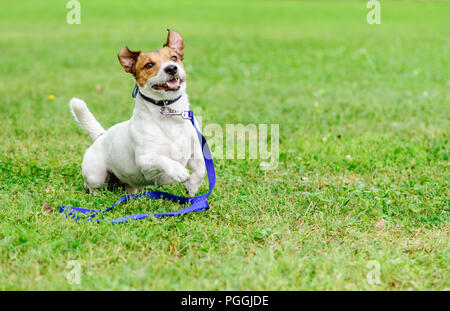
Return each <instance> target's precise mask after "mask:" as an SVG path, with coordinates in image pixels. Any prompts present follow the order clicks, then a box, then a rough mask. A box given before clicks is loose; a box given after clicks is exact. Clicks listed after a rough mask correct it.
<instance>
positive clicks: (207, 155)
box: [59, 110, 216, 223]
mask: <svg viewBox="0 0 450 311" xmlns="http://www.w3.org/2000/svg"><path fill="white" fill-rule="evenodd" d="M188 116H189V119H190V120H191V122H192V125H193V126H194V128H195V130H196V131H197V135H198V138H199V141H200V143H201V145H202V151H203V159H204V160H205V165H206V172H207V173H208V182H209V191H208V192H207V193H205V194H202V195H200V196H196V197H180V196H176V195H173V194H170V193H167V192H162V191H150V192H144V193H142V194H137V195H135V194H130V195H126V196H124V197H121V198H120V199H119V200H117V202H116V203H114V205H112V206H110V207H108V208H107V209H105V210H104V211H101V210H99V209H88V208H82V207H74V206H65V205H64V206H61V207H60V208H59V212H60V213H62V214H65V215H66V218H72V219H74V220H75V221H78V220H79V219H80V215H79V213H81V214H84V215H86V216H88V219H89V220H95V221H97V222H100V220H99V219H96V218H95V217H96V216H97V214H99V213H107V212H109V211H111V210H112V209H113V208H114V207H116V206H117V205H119V204H121V203H122V202H127V201H129V200H138V199H141V198H150V199H166V200H169V201H172V202H176V203H179V204H188V203H190V204H191V205H190V206H189V207H186V208H183V209H181V210H179V211H176V212H167V213H142V214H135V215H129V216H124V217H122V218H118V219H113V220H112V221H111V222H112V223H123V222H128V221H132V220H140V219H145V218H147V217H148V216H150V215H153V216H154V217H156V218H164V217H166V216H179V215H183V214H187V213H190V212H202V211H206V210H208V209H209V205H208V201H207V200H206V199H207V198H208V196H209V195H210V194H211V192H212V190H213V189H214V186H215V184H216V173H215V170H214V162H213V160H212V155H211V150H210V149H209V146H208V143H207V142H206V139H205V137H204V136H203V135H202V133H201V132H200V131H199V129H198V128H197V126H195V121H194V115H193V113H192V111H191V110H189V112H188Z"/></svg>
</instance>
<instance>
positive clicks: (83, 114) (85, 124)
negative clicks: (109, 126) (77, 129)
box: [69, 97, 105, 140]
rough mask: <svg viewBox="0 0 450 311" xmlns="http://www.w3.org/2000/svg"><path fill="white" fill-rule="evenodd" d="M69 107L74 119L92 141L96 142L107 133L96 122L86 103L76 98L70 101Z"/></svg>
mask: <svg viewBox="0 0 450 311" xmlns="http://www.w3.org/2000/svg"><path fill="white" fill-rule="evenodd" d="M69 105H70V111H71V112H72V114H73V117H74V118H75V120H76V121H77V122H78V123H79V124H80V125H81V127H82V128H83V130H85V131H86V132H87V133H88V134H89V136H91V138H92V140H96V139H97V138H98V137H99V136H100V135H101V134H103V133H104V132H105V129H104V128H103V127H102V126H101V125H100V123H98V121H97V120H95V118H94V116H93V115H92V113H91V112H90V111H89V109H88V108H87V106H86V103H85V102H84V101H82V100H81V99H78V98H75V97H74V98H72V99H71V100H70V102H69Z"/></svg>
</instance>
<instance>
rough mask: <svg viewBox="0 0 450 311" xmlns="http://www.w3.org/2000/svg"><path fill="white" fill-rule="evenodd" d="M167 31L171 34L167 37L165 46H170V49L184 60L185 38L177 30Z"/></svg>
mask: <svg viewBox="0 0 450 311" xmlns="http://www.w3.org/2000/svg"><path fill="white" fill-rule="evenodd" d="M167 31H168V32H169V34H168V35H167V41H166V44H164V46H168V47H169V48H171V49H172V50H174V51H175V52H177V54H178V55H180V56H181V58H183V56H184V40H183V37H182V36H181V35H180V34H179V33H178V32H176V31H175V30H172V29H167Z"/></svg>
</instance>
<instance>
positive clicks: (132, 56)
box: [117, 46, 141, 74]
mask: <svg viewBox="0 0 450 311" xmlns="http://www.w3.org/2000/svg"><path fill="white" fill-rule="evenodd" d="M139 54H141V51H137V52H135V51H130V49H129V48H128V46H125V47H123V48H122V49H121V50H120V51H119V54H118V55H117V56H118V57H119V62H120V64H121V65H122V66H123V68H124V69H125V71H126V72H129V73H132V74H135V73H136V71H135V68H134V65H135V64H136V62H137V59H138V57H139Z"/></svg>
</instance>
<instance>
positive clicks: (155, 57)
mask: <svg viewBox="0 0 450 311" xmlns="http://www.w3.org/2000/svg"><path fill="white" fill-rule="evenodd" d="M168 32H169V34H168V36H167V41H166V43H165V44H164V46H163V48H161V49H158V50H156V51H151V52H147V53H141V52H140V51H137V52H135V51H130V49H128V47H127V46H125V47H124V48H122V49H121V50H120V51H119V54H118V57H119V62H120V64H121V65H122V66H123V68H124V69H125V71H126V72H129V73H131V74H132V75H133V76H134V78H135V79H136V83H137V84H138V86H139V89H140V90H141V92H143V93H144V95H147V96H150V97H152V98H155V99H173V98H176V97H178V96H180V95H181V94H182V93H183V92H184V91H185V89H186V73H185V71H184V66H183V63H182V60H183V56H184V40H183V38H182V37H181V35H180V34H179V33H178V32H176V31H173V30H171V29H168Z"/></svg>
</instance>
